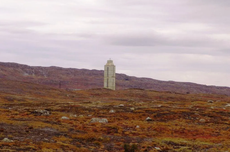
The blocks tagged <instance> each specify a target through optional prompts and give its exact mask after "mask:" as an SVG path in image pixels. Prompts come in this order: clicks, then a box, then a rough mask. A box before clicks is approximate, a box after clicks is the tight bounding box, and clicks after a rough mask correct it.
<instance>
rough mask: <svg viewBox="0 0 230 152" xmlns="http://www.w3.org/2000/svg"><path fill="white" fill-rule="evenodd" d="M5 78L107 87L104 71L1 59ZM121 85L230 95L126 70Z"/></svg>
mask: <svg viewBox="0 0 230 152" xmlns="http://www.w3.org/2000/svg"><path fill="white" fill-rule="evenodd" d="M0 79H1V81H6V80H14V81H22V82H30V83H36V84H42V85H47V86H51V87H55V88H62V89H89V88H102V87H103V71H102V70H87V69H74V68H61V67H54V66H51V67H40V66H28V65H22V64H17V63H2V62H0ZM116 86H117V89H127V88H140V89H152V90H157V91H170V92H176V93H207V94H224V95H230V88H228V87H217V86H206V85H200V84H195V83H184V82H174V81H159V80H155V79H150V78H137V77H133V76H127V75H125V74H117V75H116Z"/></svg>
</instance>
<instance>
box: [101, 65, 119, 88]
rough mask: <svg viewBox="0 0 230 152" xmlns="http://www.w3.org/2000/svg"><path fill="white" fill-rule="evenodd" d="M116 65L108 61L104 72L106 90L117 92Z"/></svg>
mask: <svg viewBox="0 0 230 152" xmlns="http://www.w3.org/2000/svg"><path fill="white" fill-rule="evenodd" d="M115 68H116V67H115V65H114V64H113V60H108V61H107V64H106V65H105V70H104V88H108V89H112V90H115Z"/></svg>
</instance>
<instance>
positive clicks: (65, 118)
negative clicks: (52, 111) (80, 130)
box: [61, 116, 69, 120]
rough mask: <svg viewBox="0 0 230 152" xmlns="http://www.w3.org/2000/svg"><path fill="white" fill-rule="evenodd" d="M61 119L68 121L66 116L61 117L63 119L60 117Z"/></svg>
mask: <svg viewBox="0 0 230 152" xmlns="http://www.w3.org/2000/svg"><path fill="white" fill-rule="evenodd" d="M61 119H63V120H68V119H69V118H68V117H66V116H63V117H61Z"/></svg>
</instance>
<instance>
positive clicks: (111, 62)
mask: <svg viewBox="0 0 230 152" xmlns="http://www.w3.org/2000/svg"><path fill="white" fill-rule="evenodd" d="M106 65H114V64H113V60H111V59H109V60H107V64H106Z"/></svg>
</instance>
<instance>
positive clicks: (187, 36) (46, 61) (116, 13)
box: [0, 0, 230, 86]
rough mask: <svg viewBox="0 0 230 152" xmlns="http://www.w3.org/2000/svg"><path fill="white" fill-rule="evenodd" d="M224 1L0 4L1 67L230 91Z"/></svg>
mask: <svg viewBox="0 0 230 152" xmlns="http://www.w3.org/2000/svg"><path fill="white" fill-rule="evenodd" d="M229 14H230V1H228V0H20V1H19V0H0V62H17V63H21V64H27V65H33V66H60V67H71V68H79V69H81V68H86V69H98V70H103V67H104V65H105V64H106V62H107V60H108V59H109V58H111V59H112V60H113V61H114V63H115V65H116V68H117V73H124V74H127V75H130V76H137V77H149V78H153V79H158V80H166V81H168V80H173V81H180V82H194V83H200V84H206V85H219V86H230V80H229V78H230V66H229V65H230V19H229Z"/></svg>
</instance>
